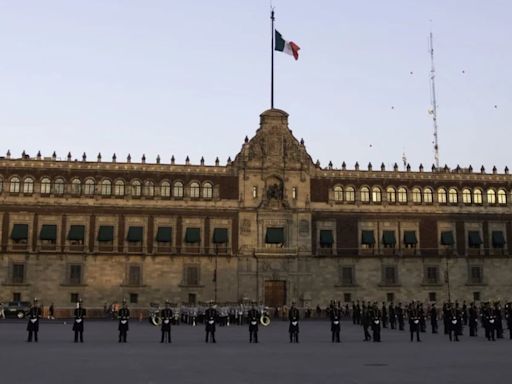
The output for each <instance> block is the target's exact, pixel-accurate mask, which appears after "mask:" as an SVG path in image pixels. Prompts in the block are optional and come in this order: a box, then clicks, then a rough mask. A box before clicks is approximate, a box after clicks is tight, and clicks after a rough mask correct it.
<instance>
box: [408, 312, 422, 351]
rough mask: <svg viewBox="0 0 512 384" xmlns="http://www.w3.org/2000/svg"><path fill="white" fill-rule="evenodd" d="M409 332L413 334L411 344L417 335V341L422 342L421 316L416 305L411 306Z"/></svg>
mask: <svg viewBox="0 0 512 384" xmlns="http://www.w3.org/2000/svg"><path fill="white" fill-rule="evenodd" d="M408 317H409V331H410V332H411V342H412V341H414V334H415V333H416V341H421V340H420V315H419V311H418V310H417V308H415V306H414V303H411V305H410V306H409V312H408Z"/></svg>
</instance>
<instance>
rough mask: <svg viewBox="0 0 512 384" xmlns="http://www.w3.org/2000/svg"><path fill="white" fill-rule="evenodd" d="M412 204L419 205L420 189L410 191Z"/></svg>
mask: <svg viewBox="0 0 512 384" xmlns="http://www.w3.org/2000/svg"><path fill="white" fill-rule="evenodd" d="M412 202H413V203H416V204H419V203H421V189H419V188H417V187H415V188H413V189H412Z"/></svg>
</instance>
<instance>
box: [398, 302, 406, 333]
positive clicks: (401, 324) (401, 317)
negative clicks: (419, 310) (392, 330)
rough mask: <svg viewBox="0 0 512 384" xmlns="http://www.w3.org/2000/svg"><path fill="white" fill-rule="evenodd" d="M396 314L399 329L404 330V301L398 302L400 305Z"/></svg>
mask: <svg viewBox="0 0 512 384" xmlns="http://www.w3.org/2000/svg"><path fill="white" fill-rule="evenodd" d="M396 316H397V320H398V329H399V330H400V331H403V330H404V327H405V324H404V310H403V308H402V303H398V307H397V308H396Z"/></svg>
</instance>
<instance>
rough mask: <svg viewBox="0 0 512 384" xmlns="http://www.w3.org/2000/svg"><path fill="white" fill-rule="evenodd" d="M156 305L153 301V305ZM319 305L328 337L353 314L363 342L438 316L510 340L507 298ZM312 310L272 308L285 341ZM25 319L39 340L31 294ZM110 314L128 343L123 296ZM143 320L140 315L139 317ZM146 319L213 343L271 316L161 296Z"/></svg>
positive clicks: (455, 334)
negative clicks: (175, 302) (225, 330)
mask: <svg viewBox="0 0 512 384" xmlns="http://www.w3.org/2000/svg"><path fill="white" fill-rule="evenodd" d="M156 306H157V305H156ZM322 312H323V311H322V310H321V309H320V307H317V310H316V315H317V316H316V317H317V318H319V319H322V318H325V319H328V320H329V323H330V330H331V342H332V343H340V342H341V329H342V321H343V320H345V321H347V320H349V319H350V318H351V319H352V322H353V324H354V325H360V326H361V327H362V330H363V341H373V342H381V329H382V328H388V327H389V328H390V329H391V330H398V331H405V322H406V321H408V323H409V332H410V341H411V342H414V341H416V342H421V341H422V340H421V334H422V333H426V332H427V322H428V321H430V327H431V332H432V334H437V333H438V321H439V320H440V321H442V324H443V330H444V335H447V336H448V340H450V341H454V342H458V341H460V340H461V339H460V337H461V336H463V335H464V330H465V328H466V327H468V328H469V332H468V334H469V336H470V337H477V336H479V328H480V327H481V328H483V329H484V334H483V335H484V336H485V338H486V339H487V340H489V341H496V340H497V339H503V338H505V336H504V332H505V331H504V330H505V328H504V325H503V321H504V320H505V324H506V327H507V329H508V332H509V335H508V337H509V339H511V340H512V303H507V304H506V305H505V306H504V307H502V305H501V303H500V302H499V301H497V302H485V303H481V304H480V305H477V304H476V303H470V304H469V306H468V305H467V304H466V302H465V301H464V302H463V303H462V304H460V303H459V302H457V301H456V302H455V303H450V302H449V303H444V304H443V306H442V309H441V310H440V311H439V310H438V309H437V306H436V304H435V303H431V304H428V305H427V306H426V307H425V306H424V305H423V303H421V302H419V301H411V302H410V303H409V304H407V305H405V306H402V303H398V304H396V305H395V304H393V303H388V304H386V303H384V302H383V303H382V304H381V305H379V304H378V303H377V302H373V303H372V302H364V301H356V302H354V303H353V304H352V307H351V308H350V307H349V305H348V304H345V305H344V306H342V305H341V303H340V302H338V303H336V302H335V301H332V302H331V304H330V305H329V307H328V308H326V309H325V317H324V316H322ZM86 314H87V311H86V309H85V308H83V307H82V300H81V299H79V301H78V302H77V303H76V308H75V310H74V311H73V327H72V330H73V332H74V342H75V343H78V341H80V342H81V343H83V342H84V321H85V318H86ZM311 314H312V311H311V310H310V309H308V308H306V309H299V308H297V307H296V306H295V303H292V305H291V307H290V308H289V309H287V308H286V307H284V308H276V309H275V312H273V317H274V319H281V320H285V319H287V320H288V321H289V326H288V332H289V341H290V343H298V342H299V323H300V320H301V318H304V319H311V318H312V316H311ZM26 316H27V319H28V323H27V332H28V338H27V342H32V340H34V341H35V342H38V341H39V339H38V333H39V320H40V319H41V318H42V310H41V307H40V305H39V301H38V299H34V301H33V304H32V306H31V307H30V309H29V310H28V311H27V313H26ZM113 318H115V319H117V320H118V331H119V337H118V342H119V343H126V342H127V335H128V330H129V321H130V310H129V309H128V306H127V302H126V300H124V299H123V301H122V305H121V307H120V308H119V309H118V311H117V312H116V313H113ZM140 319H142V317H140ZM148 319H149V322H150V323H151V324H152V325H154V326H160V329H161V339H160V342H161V343H165V342H167V343H171V341H172V339H171V325H180V324H183V325H190V326H196V325H198V324H204V326H205V342H206V343H209V342H211V343H216V342H217V340H216V338H215V331H216V326H217V325H218V326H221V327H225V326H230V325H239V326H243V325H248V328H249V343H258V342H259V339H258V331H259V325H260V324H261V325H263V326H268V325H269V324H270V321H271V314H270V310H269V309H268V308H267V307H263V306H257V304H256V303H255V302H253V303H251V304H250V305H244V304H236V305H222V306H217V305H215V304H214V303H213V302H210V303H209V304H208V305H207V306H201V305H200V306H184V305H183V306H175V307H174V309H173V308H172V307H171V302H170V301H168V300H167V301H165V306H164V308H162V309H161V310H160V308H157V309H152V310H151V311H150V313H149V318H148Z"/></svg>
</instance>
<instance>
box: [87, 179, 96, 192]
mask: <svg viewBox="0 0 512 384" xmlns="http://www.w3.org/2000/svg"><path fill="white" fill-rule="evenodd" d="M95 189H96V187H95V184H94V180H93V179H87V180H85V186H84V194H85V195H87V196H92V195H94V192H95Z"/></svg>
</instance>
